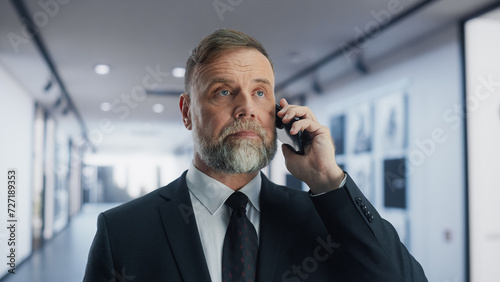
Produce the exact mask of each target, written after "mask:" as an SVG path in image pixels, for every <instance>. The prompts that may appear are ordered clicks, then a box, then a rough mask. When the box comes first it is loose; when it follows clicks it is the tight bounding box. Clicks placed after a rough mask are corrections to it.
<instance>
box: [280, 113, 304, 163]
mask: <svg viewBox="0 0 500 282" xmlns="http://www.w3.org/2000/svg"><path fill="white" fill-rule="evenodd" d="M280 110H281V107H280V106H279V105H278V104H276V122H275V123H276V133H277V134H278V140H280V141H281V142H283V144H285V145H287V146H288V148H290V149H292V150H293V151H294V152H295V153H297V154H299V155H303V154H304V132H302V131H299V133H297V134H295V135H292V134H290V129H292V124H293V123H294V122H296V121H298V120H300V118H298V117H294V118H293V119H292V121H291V122H289V123H287V124H285V123H283V120H282V119H281V118H280V117H279V116H278V112H279V111H280Z"/></svg>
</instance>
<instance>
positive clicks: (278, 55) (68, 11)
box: [0, 0, 495, 154]
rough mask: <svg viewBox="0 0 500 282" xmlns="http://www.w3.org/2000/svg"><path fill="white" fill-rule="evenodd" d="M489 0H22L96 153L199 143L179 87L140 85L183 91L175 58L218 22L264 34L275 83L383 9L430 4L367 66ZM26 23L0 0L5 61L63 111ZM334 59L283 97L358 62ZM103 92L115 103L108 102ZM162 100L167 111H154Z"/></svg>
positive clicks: (374, 46) (371, 47)
mask: <svg viewBox="0 0 500 282" xmlns="http://www.w3.org/2000/svg"><path fill="white" fill-rule="evenodd" d="M427 2H430V3H428V4H425V5H423V3H427ZM493 2H495V1H491V0H468V1H466V0H441V1H422V0H352V1H339V0H337V1H328V0H317V1H298V0H288V1H284V0H277V1H263V0H254V1H247V0H215V1H196V2H195V1H180V0H174V1H161V0H148V1H137V0H86V1H77V0H50V1H26V0H25V1H24V4H25V6H26V8H27V10H28V13H29V15H31V17H32V19H33V20H34V21H35V23H37V24H38V29H37V30H36V32H37V34H38V35H40V37H41V39H42V40H43V43H44V45H45V46H46V48H47V53H48V55H49V56H50V58H51V60H52V62H53V63H54V67H55V70H56V71H57V73H58V74H59V76H60V79H61V82H62V83H63V87H64V88H65V89H66V92H67V93H68V95H69V97H70V98H71V100H72V103H73V104H74V108H75V109H76V111H77V112H78V114H79V116H80V117H81V121H83V125H84V127H85V132H86V135H87V136H88V138H89V139H90V140H91V141H93V143H94V146H95V148H96V150H97V152H101V153H109V154H113V153H123V152H128V153H152V154H163V153H165V154H167V153H171V152H172V151H173V150H175V149H177V148H179V147H180V146H186V145H189V144H191V141H190V133H189V132H188V131H187V130H185V129H184V127H183V125H182V122H181V116H180V113H179V110H178V95H151V94H149V95H146V94H145V93H144V86H145V84H148V86H147V87H146V88H149V90H153V91H160V92H161V91H168V92H173V93H179V94H180V93H181V92H182V89H183V79H182V78H176V77H174V76H173V75H172V74H171V73H170V72H171V70H172V68H174V67H182V66H184V64H185V61H186V59H187V57H188V56H189V52H190V50H191V49H193V48H194V47H195V45H196V44H197V42H198V41H200V39H201V38H203V37H204V36H206V35H208V34H210V33H211V32H213V31H214V30H216V29H218V28H234V29H238V30H241V31H243V32H245V33H248V34H250V35H252V36H254V37H256V38H257V39H258V40H260V41H261V42H262V43H263V44H264V46H265V47H266V48H267V50H268V52H269V54H270V56H271V59H272V60H273V63H274V65H275V71H276V81H277V85H280V84H281V86H283V82H285V81H288V79H289V78H290V77H293V76H294V75H295V74H297V73H299V72H300V71H301V70H304V69H306V68H307V67H309V66H311V65H313V64H315V63H318V62H321V60H322V59H323V58H324V57H325V56H326V55H328V54H330V53H332V52H334V51H335V50H339V49H341V48H342V47H343V46H346V44H347V43H349V42H352V41H353V40H354V39H356V38H358V37H359V36H360V34H361V33H364V32H366V31H367V30H368V29H369V28H370V24H371V26H375V27H380V25H378V24H380V23H381V22H383V21H385V20H387V19H388V18H387V17H390V18H391V19H394V18H397V17H399V16H401V15H403V14H404V13H405V12H406V11H409V10H410V9H412V7H415V6H416V5H420V4H421V5H422V7H421V8H419V9H417V10H416V11H414V12H412V13H411V14H409V15H408V16H407V17H404V18H403V19H401V20H399V21H397V22H396V23H395V24H394V25H391V26H390V27H388V28H387V29H385V30H383V31H382V32H379V33H377V34H376V35H375V36H374V37H373V38H372V40H370V41H368V42H365V43H364V45H363V46H364V47H363V48H362V51H363V59H364V62H365V64H366V65H368V66H369V65H370V62H372V61H375V60H377V59H379V58H381V57H383V56H387V54H390V53H391V51H393V50H395V49H396V48H401V47H404V46H407V45H408V44H411V42H414V41H415V40H418V39H419V38H423V37H425V36H426V35H428V34H429V33H432V32H434V31H436V30H439V29H441V28H443V27H446V26H449V25H451V24H453V23H457V22H458V21H459V20H460V19H462V18H463V17H465V16H467V15H469V14H471V13H472V12H474V11H476V10H478V9H481V8H483V7H485V6H488V5H490V4H492V3H493ZM40 3H49V4H47V5H45V6H44V5H41V4H40ZM24 26H25V25H24V21H22V20H20V17H19V15H18V13H17V11H16V9H15V8H14V7H13V6H12V2H11V1H5V0H4V1H0V64H2V65H3V67H5V68H6V69H7V70H8V71H9V72H10V73H11V74H12V75H13V76H14V77H15V78H16V79H17V80H18V81H19V82H20V83H21V84H22V85H23V86H24V87H25V88H26V90H27V92H29V93H30V94H31V95H33V97H34V98H35V99H36V100H37V101H39V102H40V104H42V105H45V106H46V107H49V108H53V109H55V111H56V112H57V111H59V112H61V111H62V110H63V109H64V107H65V105H67V103H65V101H64V99H63V102H62V103H61V104H60V105H59V106H57V107H55V106H54V105H55V103H56V101H57V99H58V97H59V96H60V95H61V85H58V84H57V83H53V87H51V88H50V89H49V90H48V91H44V88H45V87H46V85H47V83H48V81H50V80H51V79H52V80H54V78H53V75H52V74H51V71H50V68H49V67H48V65H47V62H46V61H45V60H44V58H43V57H42V56H41V54H40V52H39V50H38V49H37V46H36V44H35V40H34V39H33V38H32V37H31V36H30V35H29V34H27V33H26V32H25V28H24ZM347 54H349V53H347ZM336 60H337V62H336V63H335V64H334V61H332V63H331V65H332V66H333V65H334V67H328V65H325V66H323V67H322V69H323V71H322V69H319V70H316V71H315V72H311V73H308V74H306V75H305V76H304V77H302V78H301V79H298V80H294V81H293V83H290V84H287V86H286V87H284V86H283V87H280V91H279V92H278V93H277V97H294V96H297V95H299V94H303V93H309V92H311V85H312V84H313V82H314V81H316V82H317V83H319V84H321V83H322V82H323V81H325V82H326V81H331V80H332V79H334V78H335V75H336V74H342V73H346V72H352V71H355V70H356V68H355V67H354V65H353V62H355V60H353V57H351V56H339V57H338V58H337V59H336ZM101 63H103V64H108V65H110V67H111V72H110V73H109V74H108V75H98V74H96V73H95V72H94V66H95V65H96V64H101ZM0 95H1V94H0ZM103 102H108V103H111V104H113V105H114V108H113V109H112V110H111V111H107V112H104V111H102V110H101V109H100V106H101V104H102V103H103ZM155 104H162V105H163V106H164V107H165V110H164V111H163V112H161V113H156V112H154V111H153V110H152V108H153V105H155ZM59 116H60V117H61V118H60V120H61V122H60V126H61V127H65V128H66V130H67V131H69V132H73V133H74V134H80V133H81V130H82V129H81V127H80V126H77V124H78V123H77V122H76V120H77V119H78V117H77V115H76V114H75V112H73V111H70V112H69V113H67V114H66V115H62V114H60V113H59Z"/></svg>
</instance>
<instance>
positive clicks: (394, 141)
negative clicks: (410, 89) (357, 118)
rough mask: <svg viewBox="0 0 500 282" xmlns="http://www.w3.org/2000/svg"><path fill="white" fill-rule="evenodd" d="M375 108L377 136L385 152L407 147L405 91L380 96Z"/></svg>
mask: <svg viewBox="0 0 500 282" xmlns="http://www.w3.org/2000/svg"><path fill="white" fill-rule="evenodd" d="M375 109H376V110H375V111H376V114H375V121H376V128H377V130H376V136H377V137H376V138H377V141H378V143H379V144H380V148H381V149H382V150H383V151H385V152H387V151H395V150H403V149H405V148H406V143H407V131H408V126H407V125H408V118H407V96H406V95H405V93H404V92H395V93H392V94H389V95H386V96H383V97H381V98H379V99H378V100H377V101H376V107H375Z"/></svg>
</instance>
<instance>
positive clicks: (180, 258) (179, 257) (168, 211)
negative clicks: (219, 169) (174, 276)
mask: <svg viewBox="0 0 500 282" xmlns="http://www.w3.org/2000/svg"><path fill="white" fill-rule="evenodd" d="M160 195H161V196H162V197H163V198H165V199H166V200H167V201H166V202H165V203H164V204H162V205H160V206H159V211H160V217H161V220H162V223H163V228H164V230H165V233H166V235H167V238H168V241H169V243H170V247H171V249H172V253H173V255H174V257H175V260H176V261H177V266H178V267H179V270H180V272H181V275H182V278H183V280H184V281H210V274H209V272H208V267H207V263H206V259H205V255H204V253H203V247H202V245H201V241H200V235H199V233H198V227H197V224H196V219H195V216H194V212H193V207H192V204H191V198H190V197H189V190H188V188H187V185H186V172H184V174H183V175H182V176H181V177H179V178H178V179H177V180H176V181H174V182H172V183H171V184H170V185H168V186H167V187H165V188H163V191H162V192H161V193H160Z"/></svg>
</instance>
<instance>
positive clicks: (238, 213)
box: [222, 191, 258, 282]
mask: <svg viewBox="0 0 500 282" xmlns="http://www.w3.org/2000/svg"><path fill="white" fill-rule="evenodd" d="M247 203H248V198H247V196H246V195H245V194H243V193H241V192H238V191H236V192H234V193H233V194H232V195H231V196H230V197H229V198H228V199H227V200H226V202H225V204H226V205H228V206H229V207H231V208H232V209H233V212H232V214H231V220H230V221H229V226H228V227H227V231H226V237H224V247H223V249H222V282H233V281H234V282H236V281H239V282H243V281H245V282H249V281H250V282H253V281H255V270H256V266H257V249H258V243H257V232H256V231H255V228H254V226H253V224H252V223H251V222H250V220H248V217H247V214H246V205H247Z"/></svg>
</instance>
